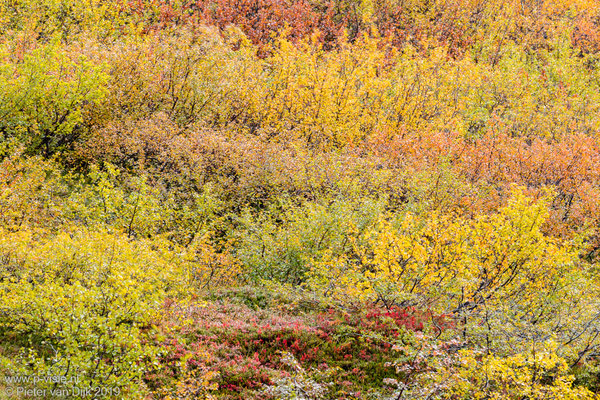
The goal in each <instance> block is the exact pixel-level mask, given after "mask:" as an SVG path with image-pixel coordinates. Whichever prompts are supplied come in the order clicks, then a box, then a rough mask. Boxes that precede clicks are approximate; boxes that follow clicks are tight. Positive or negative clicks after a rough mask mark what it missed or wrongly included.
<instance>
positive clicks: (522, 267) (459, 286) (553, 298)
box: [309, 189, 579, 330]
mask: <svg viewBox="0 0 600 400" xmlns="http://www.w3.org/2000/svg"><path fill="white" fill-rule="evenodd" d="M546 217H547V207H546V202H545V201H544V199H542V200H541V201H538V202H532V201H531V199H529V198H527V197H525V196H524V194H523V191H522V189H515V191H514V194H513V197H512V198H511V201H510V202H509V204H508V205H507V206H506V207H504V208H502V209H501V210H500V211H499V212H498V213H496V214H493V215H482V216H478V217H477V218H475V219H474V220H469V219H465V218H463V217H460V216H458V215H443V214H440V213H431V214H430V215H428V216H427V219H425V220H423V219H420V218H417V217H416V215H414V214H410V213H405V214H404V215H403V216H402V218H397V219H393V218H392V217H391V216H390V221H387V220H385V219H381V220H380V221H379V223H378V224H377V225H376V226H375V227H374V228H372V229H370V230H368V232H367V233H366V234H365V235H364V237H362V238H357V239H351V242H352V243H353V250H352V252H351V253H349V254H344V255H341V256H336V257H332V258H328V257H325V258H324V259H322V260H321V261H319V262H314V263H313V265H312V269H311V271H310V274H309V275H310V280H309V286H311V287H312V288H313V289H315V290H319V291H320V292H321V293H322V294H324V295H325V296H326V297H329V298H330V299H332V300H333V301H340V302H346V301H348V299H354V301H359V302H366V303H369V302H375V301H378V300H382V301H384V302H386V304H393V303H396V304H412V305H418V306H420V307H425V308H429V309H432V310H435V311H436V312H440V313H447V312H460V313H462V312H466V311H465V309H468V310H471V311H469V313H473V315H474V316H475V317H476V318H478V317H477V315H479V314H478V313H479V312H480V309H481V310H483V309H486V310H487V309H489V308H491V309H494V310H497V311H495V312H498V313H501V315H502V318H506V319H508V320H511V321H514V322H515V323H517V324H518V325H519V324H523V321H524V320H526V319H528V318H531V317H532V316H533V315H535V314H536V313H539V312H540V310H543V309H544V308H548V309H552V307H555V304H556V302H560V301H567V300H566V299H567V297H561V296H565V294H566V293H569V290H570V288H571V289H574V290H579V289H578V286H576V285H578V283H576V282H577V279H578V278H576V276H579V272H578V271H577V270H576V269H575V268H574V267H573V260H574V259H575V258H576V255H577V251H578V249H577V248H576V247H574V246H571V245H569V244H563V243H561V242H560V241H558V240H556V239H553V238H549V237H546V236H544V235H543V234H542V233H541V232H540V227H541V225H542V223H543V221H544V218H546ZM571 275H572V276H573V279H572V280H569V279H567V277H569V276H571ZM570 285H575V286H570ZM457 299H460V300H458V301H457ZM500 310H502V311H500ZM481 312H483V311H481ZM486 312H487V311H486ZM552 312H553V311H552ZM519 321H520V322H519ZM538 323H539V322H538ZM477 329H480V328H479V327H476V330H477Z"/></svg>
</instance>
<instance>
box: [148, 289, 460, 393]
mask: <svg viewBox="0 0 600 400" xmlns="http://www.w3.org/2000/svg"><path fill="white" fill-rule="evenodd" d="M255 294H256V293H251V292H250V291H249V289H247V288H245V289H242V290H240V291H237V292H236V291H230V292H229V293H226V294H225V295H224V296H219V297H220V298H219V299H213V300H210V301H200V300H198V301H196V302H192V303H189V304H185V305H183V304H178V303H175V302H167V303H166V304H165V312H164V319H163V321H162V324H161V335H159V336H157V340H160V345H161V346H162V348H163V350H164V352H163V356H162V358H161V360H160V368H157V369H156V370H154V371H152V372H151V373H149V374H147V375H146V377H145V379H146V382H147V383H148V386H149V387H150V388H151V389H153V390H154V391H155V393H156V394H158V395H161V394H162V395H165V388H168V387H173V388H174V390H173V391H172V392H171V396H173V397H174V398H185V396H186V394H187V395H188V396H192V395H195V396H197V395H199V394H200V393H201V392H202V391H206V393H208V392H211V393H212V395H213V396H215V397H216V398H222V399H254V398H256V399H259V398H261V399H264V398H276V397H275V394H274V393H275V392H274V391H273V388H274V387H276V386H277V384H278V383H279V384H281V382H282V381H285V379H286V378H289V377H290V376H292V375H293V374H294V373H295V372H294V365H295V366H296V368H300V369H302V370H303V371H305V372H306V371H320V373H322V375H323V376H320V377H319V378H320V380H321V382H319V381H318V380H315V381H314V384H315V385H319V384H321V385H326V387H327V393H328V396H332V397H333V398H339V399H346V398H347V399H351V398H352V399H354V398H358V399H362V398H372V396H377V395H382V394H384V393H385V392H386V391H388V392H389V391H390V390H391V389H385V388H384V384H383V382H385V381H387V380H398V379H400V380H402V378H403V377H404V378H406V376H404V375H406V374H402V373H401V374H398V373H397V371H396V370H395V368H394V367H393V363H394V361H396V359H397V357H398V352H397V350H395V349H393V347H394V346H397V345H398V343H404V344H406V345H408V344H410V343H412V336H413V334H414V333H415V332H425V331H427V327H428V326H431V323H432V322H434V323H435V326H437V327H438V329H440V330H445V329H448V328H452V327H453V326H454V323H453V322H452V321H451V320H449V319H447V318H445V317H444V316H436V315H433V314H432V313H429V312H423V311H419V310H417V309H415V308H399V307H393V308H391V309H389V310H388V309H386V308H383V307H372V308H371V309H368V310H365V309H362V310H361V309H354V310H339V309H337V310H336V309H333V308H327V309H323V308H321V309H319V307H315V309H313V310H306V307H305V306H302V305H298V304H281V303H279V304H277V303H276V302H275V301H268V300H267V301H265V300H264V299H262V301H261V299H260V295H259V296H253V295H255ZM249 295H250V296H249ZM261 303H262V304H261ZM257 304H260V305H261V306H262V307H259V306H257ZM290 363H292V364H293V365H290ZM190 370H192V371H195V381H196V382H194V383H193V384H192V383H191V381H193V380H194V379H192V380H190V379H189V371H190ZM186 372H188V375H186ZM181 382H187V383H184V384H183V385H182V384H181ZM167 392H168V390H167ZM370 396H371V397H370Z"/></svg>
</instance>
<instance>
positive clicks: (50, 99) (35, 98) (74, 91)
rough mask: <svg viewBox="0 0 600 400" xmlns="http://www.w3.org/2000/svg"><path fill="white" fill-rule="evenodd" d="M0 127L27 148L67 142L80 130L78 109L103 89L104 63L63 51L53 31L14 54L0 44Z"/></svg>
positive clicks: (51, 148) (60, 146)
mask: <svg viewBox="0 0 600 400" xmlns="http://www.w3.org/2000/svg"><path fill="white" fill-rule="evenodd" d="M0 55H1V56H0V96H1V98H0V118H1V122H0V131H1V132H2V134H3V135H2V138H3V139H4V140H7V139H11V138H14V137H16V138H18V139H20V141H22V142H23V143H24V144H25V145H26V146H27V150H28V151H29V152H31V153H40V152H41V153H43V154H44V155H46V156H50V155H52V154H55V153H56V152H58V151H61V150H64V149H67V148H69V147H70V146H72V145H73V142H74V141H75V140H76V139H77V138H78V136H79V135H81V134H82V132H83V128H84V126H83V125H84V122H85V121H84V115H83V113H84V110H85V109H88V108H90V107H93V106H94V104H96V103H97V102H98V101H100V100H101V99H102V97H103V96H104V95H105V94H106V90H105V85H106V83H107V81H108V76H107V75H106V74H105V73H104V67H103V66H99V65H93V64H92V63H90V62H89V61H87V60H86V59H85V57H83V56H82V55H74V54H69V53H67V52H65V51H64V48H62V47H61V46H60V40H59V37H55V38H54V39H53V40H52V41H51V42H50V43H48V44H45V45H40V46H39V47H37V48H35V49H33V50H31V51H30V52H28V53H25V54H22V55H19V54H16V53H15V52H14V50H12V51H11V50H9V49H7V46H6V45H4V46H3V47H2V48H1V49H0Z"/></svg>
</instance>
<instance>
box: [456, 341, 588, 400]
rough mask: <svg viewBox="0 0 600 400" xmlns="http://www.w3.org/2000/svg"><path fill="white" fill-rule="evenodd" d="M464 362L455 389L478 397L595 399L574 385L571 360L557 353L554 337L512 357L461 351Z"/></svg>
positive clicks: (461, 394) (460, 393)
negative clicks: (570, 373)
mask: <svg viewBox="0 0 600 400" xmlns="http://www.w3.org/2000/svg"><path fill="white" fill-rule="evenodd" d="M460 361H461V364H460V365H461V366H460V368H459V369H458V371H457V372H458V373H457V376H456V377H455V381H454V385H453V386H452V390H451V391H452V392H453V393H454V394H457V395H460V396H461V397H469V398H476V399H483V398H491V399H520V398H523V396H526V397H527V398H529V399H540V400H541V399H546V398H552V399H595V398H597V396H595V395H594V394H593V393H591V392H590V391H588V390H587V389H585V388H583V387H579V386H573V381H574V379H575V378H574V377H573V376H572V375H569V366H568V363H567V361H566V360H565V359H564V358H562V357H560V356H559V355H558V354H557V344H556V343H555V342H554V341H547V342H544V343H539V344H533V345H532V347H531V349H530V351H529V352H527V353H517V354H514V355H512V356H508V357H501V356H495V355H484V356H483V357H482V356H481V355H478V354H477V353H475V352H474V351H472V350H462V351H461V358H460Z"/></svg>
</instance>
